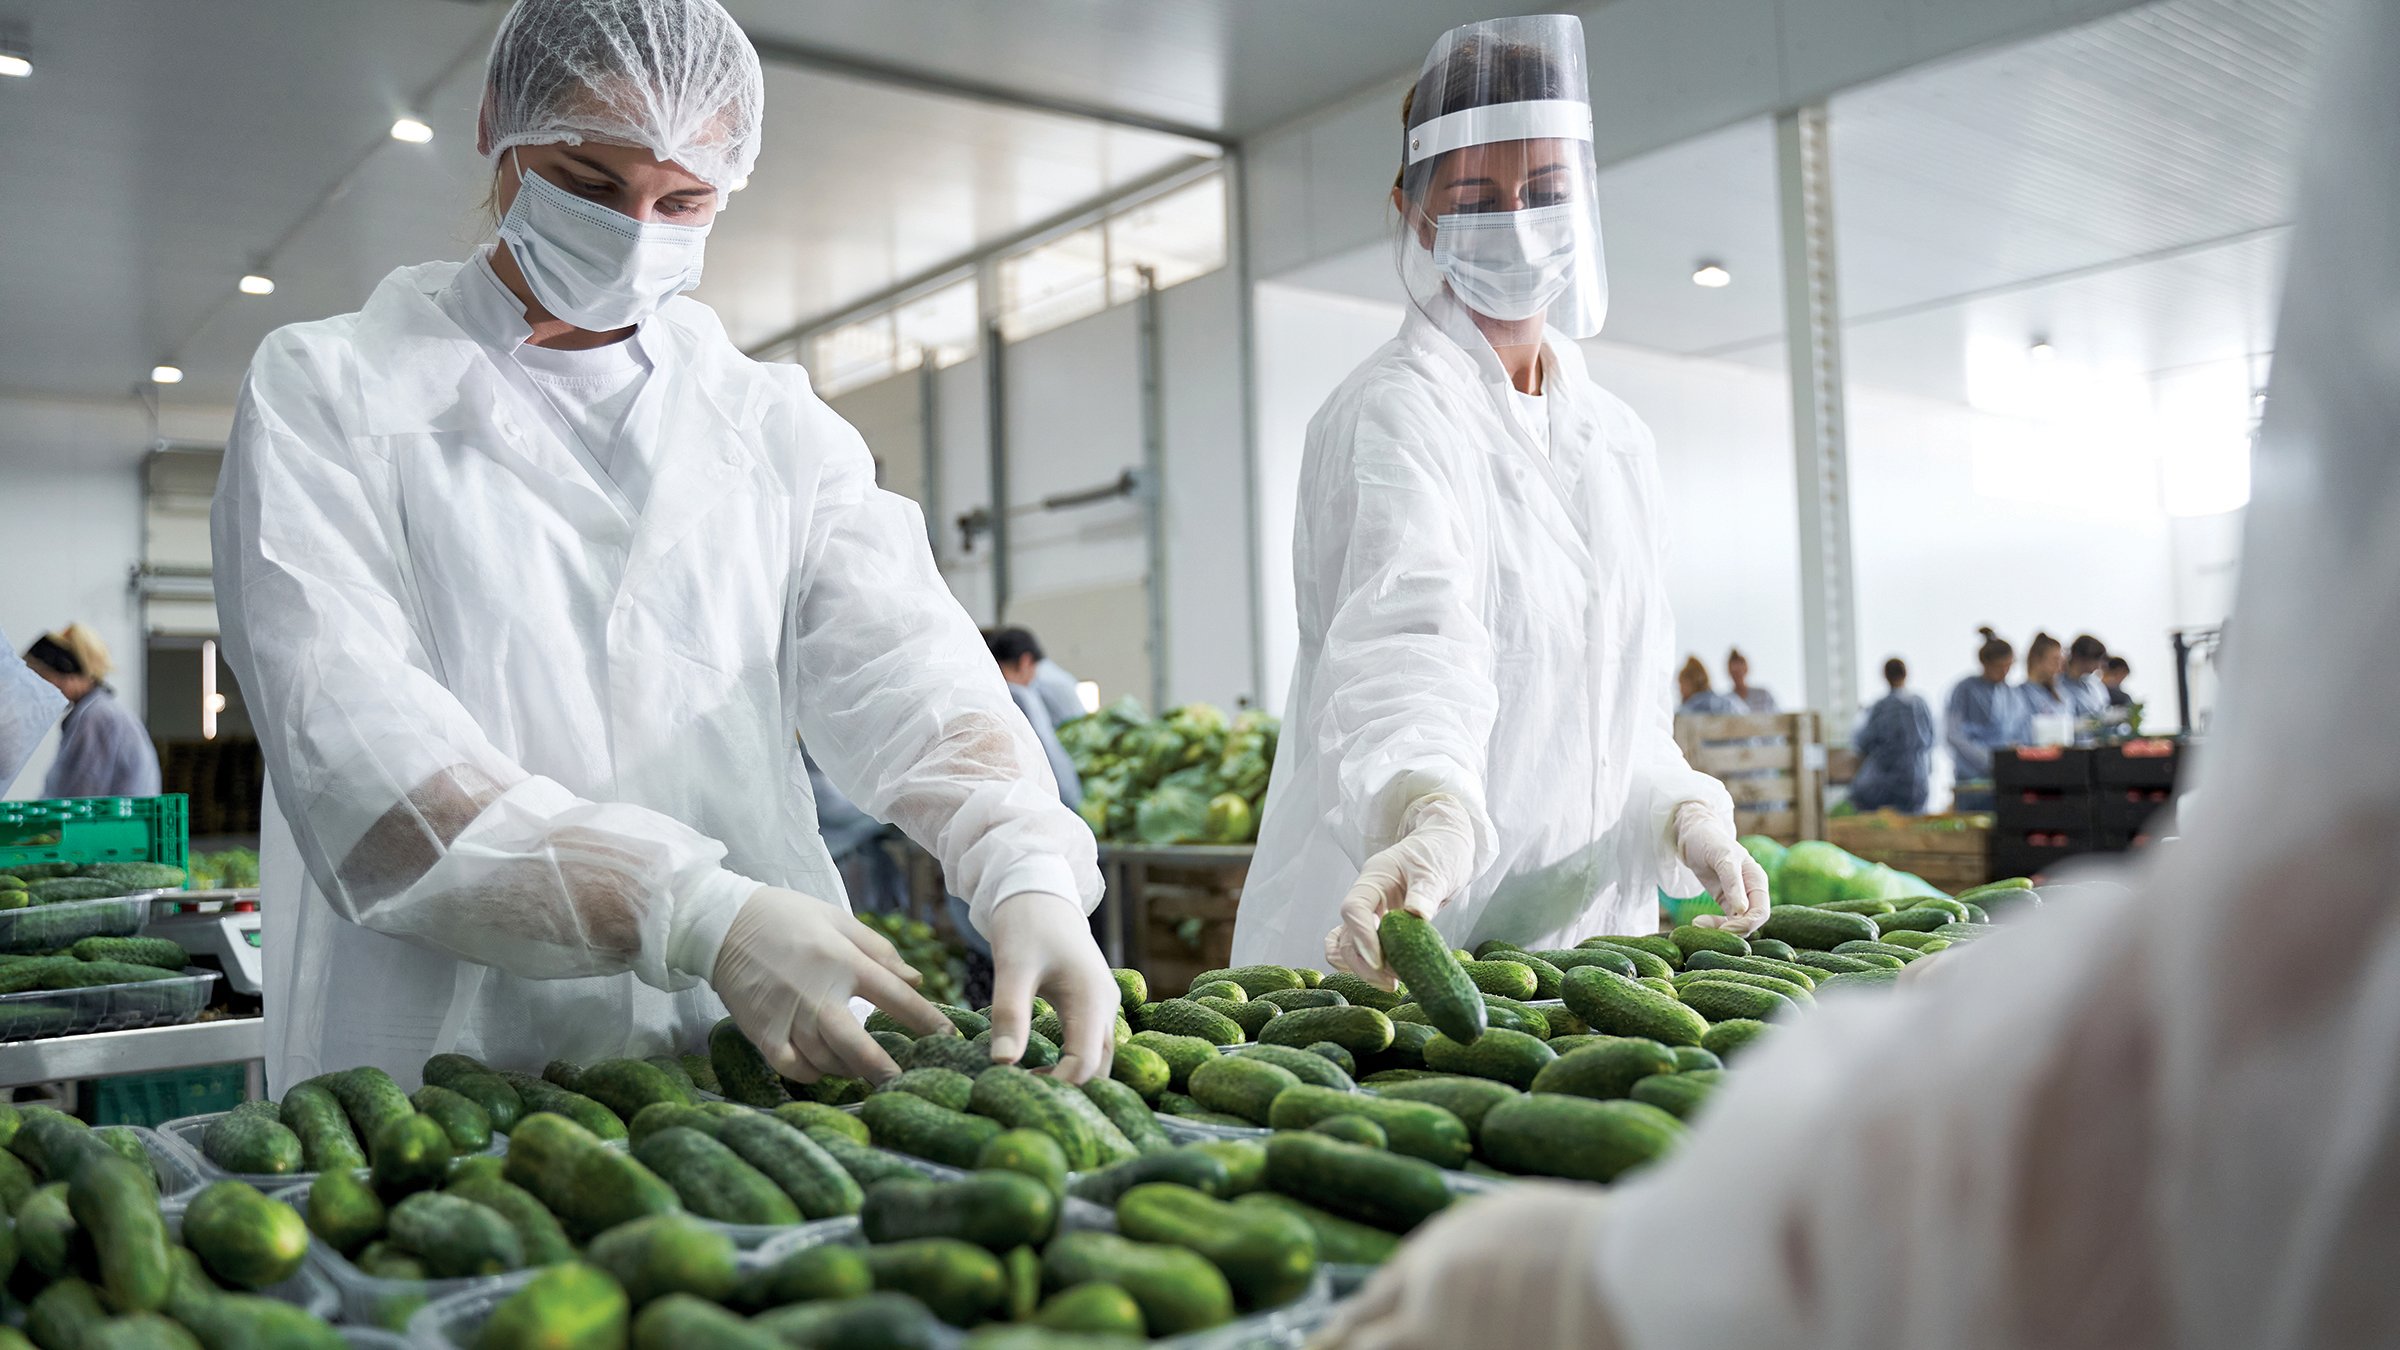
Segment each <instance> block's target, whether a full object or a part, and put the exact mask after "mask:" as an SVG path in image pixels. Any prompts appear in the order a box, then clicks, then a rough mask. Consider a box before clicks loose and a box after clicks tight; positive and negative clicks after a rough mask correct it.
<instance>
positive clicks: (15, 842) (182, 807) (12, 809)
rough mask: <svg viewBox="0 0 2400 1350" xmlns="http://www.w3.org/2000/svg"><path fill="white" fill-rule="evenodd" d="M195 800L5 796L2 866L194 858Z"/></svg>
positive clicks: (172, 862)
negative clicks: (15, 799)
mask: <svg viewBox="0 0 2400 1350" xmlns="http://www.w3.org/2000/svg"><path fill="white" fill-rule="evenodd" d="M191 843H192V837H191V802H190V799H189V798H187V797H185V796H184V795H183V794H182V793H180V792H170V793H168V794H166V795H165V796H163V797H67V798H57V799H50V800H45V801H30V802H9V801H0V872H5V871H8V870H9V869H11V868H14V867H24V866H28V865H31V864H34V863H76V864H80V863H96V862H155V863H166V864H167V865H169V866H171V867H183V866H186V865H188V864H189V862H190V861H191Z"/></svg>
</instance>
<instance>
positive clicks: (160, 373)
mask: <svg viewBox="0 0 2400 1350" xmlns="http://www.w3.org/2000/svg"><path fill="white" fill-rule="evenodd" d="M150 383H152V384H181V383H183V367H181V366H152V367H150Z"/></svg>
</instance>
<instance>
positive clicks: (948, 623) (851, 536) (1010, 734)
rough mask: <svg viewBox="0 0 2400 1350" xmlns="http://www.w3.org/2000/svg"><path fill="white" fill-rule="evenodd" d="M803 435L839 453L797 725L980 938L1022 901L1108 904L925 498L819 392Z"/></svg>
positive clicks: (806, 628)
mask: <svg viewBox="0 0 2400 1350" xmlns="http://www.w3.org/2000/svg"><path fill="white" fill-rule="evenodd" d="M795 415H796V416H798V417H800V418H802V419H803V420H804V423H805V425H804V426H803V427H802V429H801V435H802V436H804V437H807V438H810V439H811V440H814V441H815V442H817V443H820V444H831V445H833V446H834V447H836V448H835V449H834V450H833V452H832V454H831V455H830V457H829V459H828V462H827V467H826V469H825V477H824V480H823V481H822V483H821V484H820V486H819V490H818V500H817V506H816V510H815V518H814V520H813V521H812V522H811V523H810V525H809V527H808V538H809V552H808V555H807V557H806V558H805V559H804V561H803V563H802V571H801V576H800V581H799V594H798V598H797V602H796V607H795V610H794V616H793V629H794V631H793V644H794V649H795V651H796V653H797V661H796V665H795V670H794V672H793V674H794V677H795V678H796V679H797V680H798V686H797V689H798V702H799V705H800V726H801V734H802V736H803V737H804V738H805V740H806V742H807V744H808V748H809V753H811V754H812V755H814V756H816V758H817V761H818V763H820V764H821V765H823V766H824V769H825V772H826V774H827V775H828V776H830V777H831V778H832V779H833V781H834V782H835V783H836V784H838V785H839V786H841V787H842V789H843V790H844V791H846V792H848V793H849V794H850V797H851V799H852V800H854V801H856V802H857V803H858V804H859V806H860V807H861V808H863V809H864V810H865V811H866V812H867V813H868V814H869V815H872V816H874V817H875V818H877V819H879V820H887V821H890V822H891V823H892V824H894V825H897V826H899V827H900V828H901V829H902V830H904V831H906V832H907V833H908V836H909V837H910V838H912V839H914V840H916V841H917V842H918V843H919V844H921V845H923V846H924V847H925V848H926V849H927V850H928V851H929V852H931V853H932V854H933V855H934V856H935V857H937V858H939V859H941V862H942V868H943V871H944V874H945V875H946V876H947V878H948V879H949V883H950V885H951V886H952V887H954V888H955V889H957V891H958V892H959V893H960V894H961V895H962V896H964V897H965V898H966V900H967V902H968V907H969V914H970V917H971V918H972V920H973V921H974V923H975V926H976V928H977V929H978V930H979V931H985V930H988V924H989V921H990V919H991V914H992V910H993V909H994V908H995V907H996V906H997V905H998V904H999V903H1000V902H1001V901H1003V900H1005V899H1008V898H1009V897H1010V896H1013V895H1017V894H1020V893H1022V892H1026V891H1042V892H1046V893H1048V894H1052V895H1058V896H1064V897H1066V898H1067V899H1069V900H1074V901H1077V902H1079V903H1080V904H1082V906H1083V908H1084V910H1085V912H1087V913H1088V912H1090V910H1091V909H1092V908H1093V907H1094V906H1096V905H1098V904H1099V903H1100V867H1099V861H1098V845H1097V844H1096V843H1095V841H1094V840H1093V838H1092V831H1091V828H1090V827H1089V826H1087V825H1085V824H1084V823H1083V820H1082V819H1081V818H1080V817H1078V816H1077V815H1076V814H1075V813H1074V812H1073V811H1070V810H1068V809H1067V808H1066V806H1065V805H1064V804H1063V803H1062V802H1061V801H1060V800H1059V791H1058V784H1057V782H1056V781H1055V780H1054V779H1053V778H1052V777H1051V774H1050V768H1049V765H1048V764H1047V763H1046V762H1045V760H1044V758H1043V753H1042V746H1041V744H1040V742H1039V741H1037V740H1036V739H1035V737H1034V731H1033V725H1032V723H1030V722H1028V721H1027V720H1026V718H1025V715H1024V714H1023V713H1022V712H1020V711H1018V709H1017V705H1016V704H1015V702H1013V701H1012V700H1011V699H1010V698H1009V695H1008V692H1007V686H1006V685H1005V683H1003V681H1002V680H1001V678H1000V670H999V667H998V666H996V665H994V664H993V663H992V657H991V650H990V649H989V648H988V647H986V646H985V645H984V643H983V639H982V637H981V636H980V635H978V634H977V633H976V631H975V625H974V624H973V623H972V622H970V621H969V620H968V618H967V615H966V612H965V611H964V610H961V609H960V608H959V607H958V601H957V600H955V599H953V598H952V597H951V594H950V591H949V589H948V588H947V587H945V586H944V585H943V584H942V579H941V576H940V574H939V573H938V572H936V571H935V570H934V566H933V558H932V555H931V554H930V553H929V552H928V551H927V549H926V547H925V524H924V518H923V517H922V516H921V515H919V514H918V512H917V508H916V506H915V504H913V503H911V502H909V501H907V500H906V499H905V498H901V497H897V496H894V495H893V494H891V493H888V492H884V491H882V490H880V489H878V488H877V487H876V486H875V466H874V461H873V459H872V458H871V457H870V456H869V455H868V453H867V448H866V444H865V443H864V442H863V441H861V440H860V439H859V436H858V433H857V432H856V431H854V430H853V429H851V427H850V425H849V424H848V423H846V422H844V421H842V419H841V418H839V417H837V416H836V415H834V413H833V411H832V410H831V409H829V408H826V407H825V406H824V405H823V404H822V403H820V402H818V401H817V400H816V398H815V397H814V396H813V395H803V396H802V397H800V399H799V401H798V409H797V412H796V414H795Z"/></svg>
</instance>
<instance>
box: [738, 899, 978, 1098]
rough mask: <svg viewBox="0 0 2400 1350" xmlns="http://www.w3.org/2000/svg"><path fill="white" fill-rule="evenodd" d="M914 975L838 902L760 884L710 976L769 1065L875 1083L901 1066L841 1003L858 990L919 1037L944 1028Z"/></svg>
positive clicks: (789, 1072) (945, 1021)
mask: <svg viewBox="0 0 2400 1350" xmlns="http://www.w3.org/2000/svg"><path fill="white" fill-rule="evenodd" d="M921 978H922V977H921V976H919V975H918V974H917V972H916V971H914V970H912V969H910V968H909V965H908V963H907V962H905V961H903V960H901V959H900V953H899V952H898V951H897V950H895V949H894V948H893V946H892V944H891V943H890V942H888V941H885V940H884V936H883V935H882V934H881V933H878V932H876V931H875V930H874V929H872V928H869V927H867V926H866V925H865V924H863V923H860V922H859V921H858V920H856V919H853V918H851V917H850V915H849V914H848V913H847V912H845V911H844V910H843V909H842V908H841V907H840V906H839V905H834V904H830V903H828V902H826V901H823V900H819V899H816V898H814V897H812V896H806V895H802V894H801V893H799V892H798V891H786V890H778V889H776V888H775V887H773V886H761V887H759V888H758V889H757V890H756V891H754V892H752V893H751V896H750V898H749V899H748V900H745V901H743V902H742V907H741V909H740V910H739V911H738V912H736V913H735V914H734V916H733V925H732V926H731V927H729V928H727V929H726V930H725V945H724V946H723V947H721V948H719V949H718V951H717V966H716V972H715V974H714V976H713V978H711V979H710V980H709V984H710V985H711V986H713V987H714V988H715V989H716V991H717V997H718V998H721V999H723V1000H725V1009H726V1011H727V1012H730V1013H732V1014H733V1020H734V1024H735V1025H736V1026H739V1027H740V1028H741V1029H742V1034H744V1035H746V1036H748V1037H749V1038H750V1041H751V1044H753V1045H756V1046H757V1047H758V1049H759V1053H760V1054H763V1055H765V1056H766V1057H767V1063H769V1064H772V1065H774V1066H775V1072H777V1073H779V1074H782V1075H783V1076H784V1077H786V1078H789V1079H791V1080H792V1081H794V1082H796V1083H813V1082H815V1081H817V1080H818V1079H819V1078H826V1077H834V1076H843V1077H850V1078H864V1079H866V1080H867V1081H869V1082H875V1083H880V1082H882V1081H883V1080H885V1079H887V1078H890V1077H892V1076H894V1075H895V1074H898V1073H899V1072H900V1066H899V1065H897V1064H894V1063H893V1062H892V1057H891V1056H890V1055H887V1054H885V1053H884V1051H883V1047H882V1046H880V1045H877V1044H876V1043H875V1038H874V1037H872V1036H869V1035H868V1034H867V1029H866V1028H865V1027H863V1026H861V1025H859V1020H858V1018H857V1017H856V1016H855V1015H853V1014H852V1013H851V1011H850V1000H851V998H852V997H853V996H856V997H858V998H863V999H865V1000H867V1001H868V1002H869V1003H872V1004H874V1005H875V1006H876V1007H878V1008H881V1009H883V1010H884V1011H885V1012H887V1013H890V1014H891V1015H892V1016H894V1017H896V1018H899V1019H900V1021H901V1023H902V1024H903V1025H905V1026H907V1027H909V1028H911V1029H912V1030H914V1031H916V1032H918V1033H919V1034H921V1035H932V1034H937V1033H941V1032H953V1031H955V1028H953V1027H952V1026H951V1025H950V1019H949V1018H947V1017H944V1016H942V1013H941V1010H940V1009H939V1008H936V1007H934V1006H933V1005H932V1004H931V1003H929V1002H927V1001H926V1000H925V997H924V995H922V994H919V993H918V992H917V990H916V986H917V983H918V981H919V980H920V979H921Z"/></svg>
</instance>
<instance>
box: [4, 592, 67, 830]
mask: <svg viewBox="0 0 2400 1350" xmlns="http://www.w3.org/2000/svg"><path fill="white" fill-rule="evenodd" d="M66 710H67V696H66V695H64V694H62V693H60V692H58V690H57V689H55V688H52V687H51V684H50V682H49V681H48V680H45V679H43V678H42V677H41V676H40V675H38V674H35V673H34V669H33V667H31V666H29V665H26V664H25V662H24V661H23V660H22V659H21V658H19V657H18V656H17V649H16V648H14V647H11V646H9V645H8V634H7V633H5V632H0V792H6V791H8V785H9V784H10V783H13V782H15V781H16V777H17V774H18V773H19V772H20V771H21V770H23V769H24V767H25V761H27V760H29V759H31V758H33V752H34V750H35V748H36V747H38V746H40V745H41V743H42V738H43V737H44V736H47V735H49V734H50V727H51V724H52V723H54V722H56V721H58V716H59V714H60V713H63V712H65V711H66Z"/></svg>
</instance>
